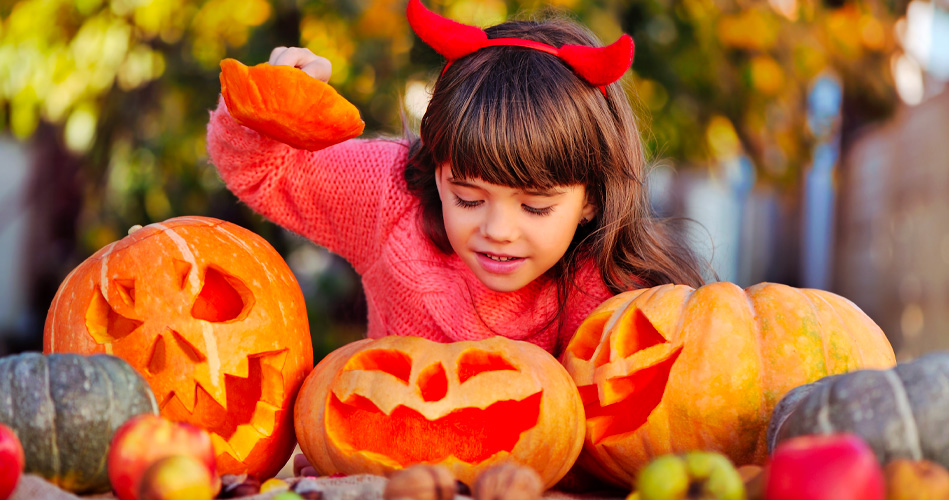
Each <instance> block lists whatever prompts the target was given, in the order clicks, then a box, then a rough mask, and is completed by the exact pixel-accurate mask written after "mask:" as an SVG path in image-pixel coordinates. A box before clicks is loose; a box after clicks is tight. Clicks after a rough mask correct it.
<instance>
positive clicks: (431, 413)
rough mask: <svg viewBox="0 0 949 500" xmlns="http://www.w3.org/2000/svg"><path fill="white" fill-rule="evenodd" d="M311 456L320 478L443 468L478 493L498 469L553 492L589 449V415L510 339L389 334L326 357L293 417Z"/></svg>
mask: <svg viewBox="0 0 949 500" xmlns="http://www.w3.org/2000/svg"><path fill="white" fill-rule="evenodd" d="M294 422H295V424H296V432H297V438H298V440H299V442H300V448H301V449H302V450H303V453H304V455H306V457H307V458H308V459H309V460H310V462H311V463H312V464H313V466H314V467H315V468H316V470H317V471H318V472H320V473H322V474H334V473H345V474H356V473H373V474H385V473H387V472H391V471H393V470H397V469H401V468H404V467H407V466H409V465H412V464H416V463H432V464H442V465H444V466H446V467H448V468H449V469H450V470H451V471H452V472H453V473H454V474H455V476H456V477H457V478H458V479H460V480H462V481H465V482H466V483H468V484H471V483H472V482H473V481H474V479H475V477H476V476H477V475H478V473H480V472H481V471H483V470H485V469H487V468H488V467H490V466H491V465H494V464H497V463H499V462H502V461H514V462H519V463H522V464H525V465H527V466H530V467H533V468H534V469H536V470H537V472H538V473H540V475H541V477H542V478H543V480H544V482H545V484H546V486H548V487H549V486H551V485H553V484H554V483H555V482H557V481H558V480H559V479H560V478H561V477H563V476H564V475H565V474H566V473H567V471H568V470H569V469H570V467H571V466H572V465H573V463H574V461H575V460H576V458H577V455H578V454H579V453H580V448H581V447H582V445H583V432H584V430H583V407H582V405H581V402H580V396H579V394H578V393H577V389H576V386H575V385H574V384H573V382H572V381H571V380H570V377H569V375H567V372H566V371H565V370H564V369H563V366H561V365H560V364H559V363H558V362H557V360H556V359H555V358H553V357H552V356H551V355H550V354H548V353H547V352H546V351H544V350H543V349H541V348H539V347H537V346H535V345H533V344H530V343H526V342H520V341H516V340H510V339H507V338H504V337H492V338H490V339H486V340H482V341H466V342H455V343H448V344H440V343H437V342H432V341H430V340H426V339H424V338H420V337H398V336H391V337H384V338H380V339H375V340H372V339H366V340H361V341H358V342H353V343H350V344H347V345H345V346H343V347H341V348H339V349H337V350H335V351H333V352H332V353H330V355H329V356H327V357H326V358H324V359H323V360H322V361H321V362H320V363H319V364H318V365H317V366H316V368H314V369H313V372H311V373H310V375H309V376H308V377H307V379H306V381H305V382H304V383H303V387H302V388H301V389H300V395H299V397H298V398H297V403H296V408H295V411H294Z"/></svg>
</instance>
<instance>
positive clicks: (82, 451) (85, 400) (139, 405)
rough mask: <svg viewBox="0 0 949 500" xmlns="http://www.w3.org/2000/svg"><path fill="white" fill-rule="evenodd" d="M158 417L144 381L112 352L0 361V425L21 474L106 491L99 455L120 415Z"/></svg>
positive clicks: (122, 419) (104, 451) (34, 355)
mask: <svg viewBox="0 0 949 500" xmlns="http://www.w3.org/2000/svg"><path fill="white" fill-rule="evenodd" d="M145 413H150V414H157V413H158V405H157V403H156V401H155V396H154V395H153V394H152V391H151V389H149V387H148V384H147V383H146V382H145V380H144V378H142V376H141V375H139V374H138V372H136V371H135V369H134V368H132V367H131V366H129V365H128V363H126V362H124V361H122V360H121V359H119V358H117V357H115V356H108V355H96V356H82V355H78V354H51V355H49V356H43V355H41V354H39V353H23V354H17V355H13V356H7V357H5V358H2V359H0V423H3V424H4V425H7V426H8V427H10V428H11V429H13V430H14V432H16V434H17V436H19V438H20V442H21V444H22V445H23V452H24V455H25V456H26V472H29V473H33V474H37V475H39V476H42V477H44V478H46V479H47V480H49V481H50V482H51V483H53V484H56V485H57V486H59V487H60V488H63V489H65V490H69V491H72V492H75V493H101V492H106V491H109V477H108V473H107V471H106V456H107V453H108V451H109V443H110V441H111V440H112V435H113V434H114V433H115V431H116V429H118V428H119V427H120V426H121V425H122V424H123V423H125V421H126V420H128V419H129V418H132V417H134V416H136V415H141V414H145Z"/></svg>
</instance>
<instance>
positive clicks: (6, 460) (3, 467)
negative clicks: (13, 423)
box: [0, 424, 26, 500]
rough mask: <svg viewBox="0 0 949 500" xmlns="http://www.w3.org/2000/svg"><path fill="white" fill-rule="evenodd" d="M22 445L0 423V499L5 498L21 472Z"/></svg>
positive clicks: (24, 461) (24, 463)
mask: <svg viewBox="0 0 949 500" xmlns="http://www.w3.org/2000/svg"><path fill="white" fill-rule="evenodd" d="M25 465H26V457H24V456H23V446H21V445H20V439H19V438H17V437H16V434H14V433H13V430H11V429H10V428H9V427H7V426H5V425H3V424H0V500H7V498H10V495H12V494H13V490H15V489H16V483H17V482H18V481H19V480H20V475H21V474H23V467H24V466H25Z"/></svg>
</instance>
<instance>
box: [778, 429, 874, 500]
mask: <svg viewBox="0 0 949 500" xmlns="http://www.w3.org/2000/svg"><path fill="white" fill-rule="evenodd" d="M765 475H766V477H765V498H767V499H768V500H799V499H802V498H807V499H809V500H883V499H884V497H885V494H886V488H885V484H884V480H883V468H882V467H881V466H880V463H879V462H878V461H877V457H876V455H875V454H874V453H873V450H872V449H871V448H870V446H869V445H867V443H866V442H865V441H864V440H863V439H861V438H860V436H857V435H855V434H821V435H817V434H812V435H805V436H797V437H793V438H790V439H788V440H786V441H783V442H781V443H780V444H779V445H778V446H777V447H776V448H775V449H774V453H773V454H772V455H771V460H770V462H769V463H768V465H767V466H766V467H765Z"/></svg>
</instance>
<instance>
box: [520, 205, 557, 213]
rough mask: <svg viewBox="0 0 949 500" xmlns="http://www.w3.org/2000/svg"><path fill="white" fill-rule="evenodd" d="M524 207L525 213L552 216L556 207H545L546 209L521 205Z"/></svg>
mask: <svg viewBox="0 0 949 500" xmlns="http://www.w3.org/2000/svg"><path fill="white" fill-rule="evenodd" d="M521 206H522V207H524V211H526V212H527V213H531V214H534V215H550V213H551V212H553V211H554V207H544V208H534V207H530V206H527V205H521Z"/></svg>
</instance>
